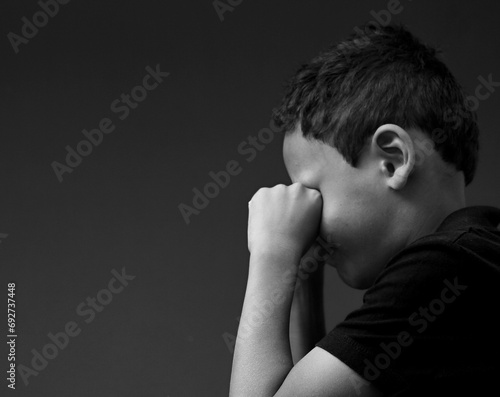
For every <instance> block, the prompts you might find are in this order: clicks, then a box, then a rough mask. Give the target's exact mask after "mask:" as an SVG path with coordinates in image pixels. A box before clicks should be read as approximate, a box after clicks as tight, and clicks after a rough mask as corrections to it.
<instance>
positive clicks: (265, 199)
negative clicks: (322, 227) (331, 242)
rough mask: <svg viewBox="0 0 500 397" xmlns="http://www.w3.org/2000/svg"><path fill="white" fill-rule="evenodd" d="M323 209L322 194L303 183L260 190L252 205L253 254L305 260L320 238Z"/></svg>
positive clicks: (250, 231) (249, 234)
mask: <svg viewBox="0 0 500 397" xmlns="http://www.w3.org/2000/svg"><path fill="white" fill-rule="evenodd" d="M322 206H323V200H322V198H321V193H320V192H319V191H317V190H314V189H309V188H307V187H305V186H304V185H301V184H300V183H294V184H293V185H290V186H285V185H277V186H274V187H272V188H262V189H259V190H258V191H257V193H255V195H254V196H253V197H252V200H251V202H250V203H249V215H248V249H249V250H250V253H256V252H273V253H280V252H290V250H291V251H292V252H293V253H295V254H297V255H300V256H302V255H303V254H304V253H305V251H306V250H307V249H308V248H309V246H310V245H311V244H312V243H313V241H314V239H315V238H316V236H317V235H318V231H319V224H320V220H321V209H322ZM283 250H284V251H283Z"/></svg>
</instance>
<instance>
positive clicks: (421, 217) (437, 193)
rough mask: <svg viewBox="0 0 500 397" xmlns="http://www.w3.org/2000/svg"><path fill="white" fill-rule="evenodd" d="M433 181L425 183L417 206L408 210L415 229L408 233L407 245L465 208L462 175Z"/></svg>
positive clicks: (457, 174) (434, 229)
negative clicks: (453, 213)
mask: <svg viewBox="0 0 500 397" xmlns="http://www.w3.org/2000/svg"><path fill="white" fill-rule="evenodd" d="M429 180H431V181H432V180H433V179H429ZM434 181H435V182H434V183H430V182H427V183H426V186H425V187H424V188H423V189H422V188H421V189H420V190H419V191H421V192H422V194H421V195H420V197H418V199H417V205H414V206H413V211H411V210H410V213H411V214H412V218H413V219H412V221H413V225H417V227H416V228H412V230H411V231H410V233H409V238H408V241H407V244H410V243H411V242H412V241H414V240H416V239H418V238H420V237H423V236H426V235H428V234H432V233H434V232H435V231H436V229H437V228H438V227H439V225H440V224H441V223H442V222H443V220H444V219H445V218H446V217H447V216H448V215H450V214H451V213H452V212H455V211H457V210H459V209H461V208H464V207H465V206H466V202H465V184H464V178H463V174H462V173H454V174H453V175H448V176H446V177H444V178H442V179H434Z"/></svg>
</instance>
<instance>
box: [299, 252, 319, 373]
mask: <svg viewBox="0 0 500 397" xmlns="http://www.w3.org/2000/svg"><path fill="white" fill-rule="evenodd" d="M311 258H312V256H311ZM313 260H314V261H316V262H315V263H316V265H317V266H316V268H313V271H310V272H308V271H307V270H308V269H307V267H304V268H303V269H302V268H299V273H298V274H299V276H298V277H297V284H296V286H295V292H294V295H293V300H292V310H291V313H290V345H291V349H292V357H293V363H294V364H296V363H297V362H298V361H299V360H301V359H302V358H303V357H304V356H305V355H306V354H307V353H309V352H310V351H311V350H312V349H313V348H314V345H315V344H316V342H318V341H319V340H320V339H322V338H323V337H324V336H325V335H326V328H325V316H324V305H323V280H324V264H323V263H322V262H320V261H319V260H316V259H313Z"/></svg>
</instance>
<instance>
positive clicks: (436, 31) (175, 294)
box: [0, 0, 500, 397]
mask: <svg viewBox="0 0 500 397" xmlns="http://www.w3.org/2000/svg"><path fill="white" fill-rule="evenodd" d="M400 4H401V6H402V7H403V10H402V11H401V12H400V13H399V14H398V15H393V16H392V18H391V21H393V22H395V21H401V22H403V23H405V24H407V25H408V26H409V28H410V29H411V30H412V31H413V32H414V33H415V34H416V35H418V36H419V37H421V38H422V39H423V40H424V41H427V42H429V43H434V44H437V45H439V46H440V47H441V48H442V49H443V50H444V53H445V55H444V59H445V61H446V62H447V64H448V65H449V67H450V68H451V70H452V71H453V72H454V73H455V75H456V76H457V77H458V79H459V80H460V81H461V82H462V83H463V85H464V86H465V87H466V89H468V90H469V91H471V92H473V91H474V89H475V87H476V86H477V85H478V84H479V81H478V77H479V76H483V77H485V78H487V76H488V75H489V74H492V75H493V80H495V81H500V71H499V69H500V57H499V56H498V48H499V44H500V35H499V33H500V25H499V24H498V15H499V12H498V11H499V6H498V3H496V2H492V1H474V2H471V1H469V2H465V1H460V2H459V1H451V0H450V1H439V2H435V1H422V0H420V1H417V0H414V1H410V0H401V2H400ZM0 7H1V8H0V19H1V29H2V32H1V33H2V39H1V41H0V55H1V57H0V70H1V77H2V83H1V93H2V94H1V96H0V98H1V99H0V116H1V117H0V131H1V134H0V159H1V160H0V161H1V163H0V165H1V168H0V174H1V177H0V181H1V184H0V189H1V190H0V236H2V234H3V235H5V234H7V236H6V237H5V236H4V237H3V238H0V263H1V266H0V277H1V278H0V281H1V288H2V296H3V298H2V299H1V302H3V303H2V305H6V299H5V298H6V296H5V295H6V294H7V287H6V284H7V282H10V281H15V282H16V284H17V287H16V301H17V307H16V310H17V332H18V338H17V360H16V363H17V364H18V365H19V364H23V365H25V366H29V367H31V364H30V362H31V359H32V356H33V353H32V349H36V350H37V351H38V352H41V351H42V348H43V347H44V346H45V345H46V344H48V343H50V339H49V338H48V333H50V332H52V333H57V332H61V331H63V330H64V327H65V325H66V324H67V323H68V322H70V321H75V322H76V323H77V324H78V325H79V327H80V329H81V333H80V334H79V335H78V336H76V337H74V338H70V340H69V343H68V345H67V346H66V347H65V348H64V349H63V350H60V351H59V352H58V355H57V357H55V358H54V359H53V360H49V361H48V365H47V367H46V368H45V369H43V370H42V371H40V372H39V374H38V375H37V376H31V377H29V378H28V381H29V385H28V386H25V385H24V384H23V381H22V379H21V377H20V376H19V374H17V384H16V390H15V391H11V390H9V389H7V381H6V380H5V378H4V377H2V379H3V380H2V382H1V387H2V391H1V394H2V395H4V393H5V395H8V393H11V394H14V395H16V394H17V395H22V396H73V397H80V396H110V395H111V396H152V397H156V396H171V397H174V396H175V397H177V396H224V395H227V393H228V385H229V378H230V370H231V362H232V353H231V345H230V343H229V345H228V344H226V342H225V340H224V337H223V336H226V338H227V340H229V341H230V340H231V335H233V336H234V335H235V334H236V330H237V326H238V322H237V317H238V316H239V314H240V310H241V306H242V302H243V296H244V289H245V285H246V277H247V260H248V251H247V246H246V220H247V201H248V200H249V199H250V197H251V196H252V195H253V193H254V192H255V191H256V190H257V189H258V188H259V187H261V186H272V185H275V184H277V183H289V180H288V177H287V174H286V171H285V168H284V165H283V162H282V157H281V143H282V141H281V138H280V137H279V136H276V137H275V139H274V140H273V141H272V142H271V143H270V144H268V145H267V146H266V147H265V149H264V150H262V151H261V152H259V153H258V154H257V156H256V157H255V159H253V161H251V162H248V161H246V159H247V157H248V156H242V155H241V154H240V153H238V150H237V148H238V145H240V144H241V143H242V142H244V141H245V140H247V138H248V136H249V135H254V136H255V135H256V134H257V133H258V131H259V130H260V129H262V128H263V127H266V126H268V125H269V121H270V111H271V109H272V107H273V106H275V105H276V104H277V103H278V101H279V99H280V97H281V94H282V85H283V82H284V80H285V79H286V78H288V77H289V76H290V75H291V74H292V73H293V72H294V71H295V69H296V68H297V67H298V66H299V65H300V64H301V63H302V62H305V61H308V60H309V59H310V58H311V57H313V56H314V55H316V54H317V53H318V52H319V51H320V50H322V49H324V48H325V47H326V46H328V45H329V44H331V43H332V42H334V41H337V40H339V39H341V38H344V37H346V36H347V35H348V34H349V33H351V32H352V30H353V28H354V26H355V25H357V24H360V23H363V22H367V21H370V20H374V17H373V14H372V13H371V11H372V10H374V11H377V12H378V11H379V10H385V9H387V1H369V2H368V1H348V0H344V1H305V0H304V1H290V0H287V1H285V0H280V1H272V2H271V1H255V0H254V1H250V0H244V1H242V2H241V4H240V5H238V6H236V7H235V8H234V10H233V11H232V12H226V13H224V15H223V16H224V20H223V21H221V20H220V18H219V16H218V14H217V12H216V11H215V9H214V6H213V4H212V1H211V0H205V1H129V2H125V1H102V0H101V1H95V0H94V1H71V2H69V3H68V4H66V5H60V9H59V12H58V14H57V15H55V16H54V17H53V18H49V21H48V23H47V25H46V26H44V27H41V28H40V29H39V32H38V33H37V35H36V36H35V37H33V38H32V39H30V40H29V43H28V44H21V45H20V48H19V53H18V54H16V53H15V52H14V50H13V48H12V46H11V44H10V43H9V40H8V38H7V35H8V33H9V32H14V33H16V34H21V27H22V25H23V21H22V20H21V18H22V17H24V16H25V17H27V18H28V19H30V20H31V19H32V17H33V15H34V14H35V13H36V12H37V11H39V10H40V6H39V5H38V4H37V2H36V1H19V0H16V1H2V5H1V6H0ZM157 64H159V65H160V69H161V70H162V71H167V72H170V75H169V76H168V77H167V78H166V79H165V80H164V82H163V83H162V84H160V85H159V86H158V87H157V88H156V89H155V90H153V91H150V92H149V93H148V96H147V98H146V99H145V100H144V101H143V102H142V103H140V104H139V106H138V107H137V108H136V109H134V110H132V111H131V112H130V115H129V117H128V118H126V119H125V120H123V121H122V120H120V119H119V118H118V115H117V114H116V113H113V112H112V111H111V110H110V103H111V102H112V101H113V100H115V99H117V98H119V97H120V95H121V94H122V93H129V92H130V90H131V89H132V88H133V87H135V86H136V85H138V84H140V83H141V82H142V78H143V77H144V76H145V74H146V71H145V67H146V66H148V65H149V66H151V67H152V68H153V69H154V68H155V66H156V65H157ZM499 105H500V92H493V93H492V94H491V96H490V98H488V99H486V100H484V101H481V102H480V107H479V109H478V114H479V119H480V127H481V131H482V136H481V158H480V164H479V169H478V172H477V176H476V178H475V181H474V182H473V183H472V185H471V186H470V187H469V188H468V191H467V197H468V203H469V204H488V205H497V204H499V200H498V194H499V186H498V183H497V181H498V174H497V169H498V166H499V161H498V150H499V148H500V145H499V144H500V138H499V135H498V133H497V130H496V126H497V121H498V119H497V116H498V114H497V109H498V108H499ZM105 117H109V118H110V119H111V120H112V121H113V122H114V125H115V126H116V128H115V131H114V132H112V133H111V134H109V135H105V136H104V139H103V142H102V143H101V144H100V145H99V146H97V147H94V148H93V152H92V153H91V154H90V155H89V156H88V157H84V158H83V160H82V163H81V164H80V165H79V166H78V167H76V168H75V170H74V171H73V172H72V173H71V174H69V173H66V174H64V176H63V178H64V180H63V182H61V183H60V182H59V181H58V180H57V178H56V176H55V173H54V171H53V169H52V168H51V163H52V162H53V161H58V162H61V163H63V162H64V157H65V154H66V151H65V146H66V145H70V146H71V147H72V148H75V147H76V145H77V143H78V142H79V141H80V140H81V139H83V138H84V137H83V135H82V132H81V131H82V129H84V128H86V129H93V128H96V127H97V126H98V123H99V121H100V120H101V119H102V118H105ZM230 160H235V161H238V162H239V164H240V166H241V168H242V172H241V173H240V174H239V175H237V176H234V177H233V178H232V179H231V181H230V183H229V184H228V186H227V187H225V188H224V189H222V190H221V191H220V193H219V194H218V196H217V197H215V198H213V199H211V200H210V202H209V204H208V206H207V207H206V208H205V209H203V210H202V211H201V212H200V213H199V214H198V215H193V216H192V217H191V222H190V224H189V225H186V223H185V222H184V220H183V218H182V216H181V214H180V212H179V209H178V205H179V204H180V203H185V204H189V205H191V200H192V198H193V191H192V189H193V188H199V189H203V187H204V186H205V184H206V183H207V182H209V181H210V180H211V179H210V177H209V172H210V171H213V172H217V171H220V170H222V169H224V168H225V166H226V163H227V162H228V161H230ZM122 267H125V269H126V272H127V274H131V275H134V276H135V279H134V280H132V281H130V282H129V285H128V286H127V287H125V289H124V290H123V291H122V292H121V293H119V294H116V295H113V300H112V301H111V303H109V305H108V306H105V308H104V310H102V312H100V313H96V316H95V318H94V319H93V321H92V322H90V323H88V324H87V323H85V321H84V319H85V318H87V317H82V316H79V315H78V314H77V312H76V308H77V306H78V305H79V304H80V303H82V302H84V301H85V300H86V298H87V297H89V296H90V297H95V296H96V295H97V293H98V292H99V291H100V290H102V289H103V288H106V287H107V285H108V282H109V281H110V280H111V278H112V277H113V276H112V274H111V271H112V270H113V269H116V270H117V271H119V272H120V271H121V269H122ZM326 284H327V286H326V291H325V299H326V316H327V325H328V328H331V327H333V326H334V325H335V324H336V323H337V322H338V321H340V320H342V318H343V317H344V316H345V315H346V314H347V313H348V312H349V311H350V310H352V309H353V308H355V307H356V306H357V305H358V304H359V303H360V301H361V296H362V292H361V291H354V290H351V289H349V288H348V287H346V286H344V285H343V284H342V283H341V282H340V281H339V279H338V277H337V275H336V273H335V271H334V270H333V269H331V268H329V269H327V274H326ZM0 311H1V312H2V313H5V312H6V306H4V308H2V309H1V310H0ZM2 324H4V325H2V335H6V331H5V328H6V318H5V317H4V319H3V320H2ZM4 337H5V339H6V336H3V337H2V339H3V338H4ZM4 343H5V342H2V344H4ZM4 346H5V345H4ZM6 357H7V349H6V348H3V349H2V357H1V360H2V364H1V368H2V371H5V370H6V369H7V358H6ZM2 373H4V374H5V372H2Z"/></svg>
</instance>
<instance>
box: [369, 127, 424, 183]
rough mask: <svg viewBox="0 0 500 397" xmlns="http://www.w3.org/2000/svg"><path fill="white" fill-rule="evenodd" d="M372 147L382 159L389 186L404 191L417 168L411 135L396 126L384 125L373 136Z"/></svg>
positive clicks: (381, 165) (382, 168) (382, 167)
mask: <svg viewBox="0 0 500 397" xmlns="http://www.w3.org/2000/svg"><path fill="white" fill-rule="evenodd" d="M371 146H372V150H373V153H374V154H375V155H376V156H377V158H378V159H380V162H379V164H380V167H381V170H382V172H383V173H384V175H386V177H387V185H388V186H389V187H390V188H391V189H394V190H401V189H403V188H404V187H405V185H406V182H407V180H408V177H409V176H410V174H411V173H412V171H413V169H414V167H415V149H414V147H413V141H412V139H411V137H410V135H409V134H408V133H407V132H406V131H405V130H404V129H403V128H401V127H399V126H397V125H395V124H384V125H382V126H380V127H379V128H378V129H377V131H375V133H374V134H373V137H372V140H371Z"/></svg>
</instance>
